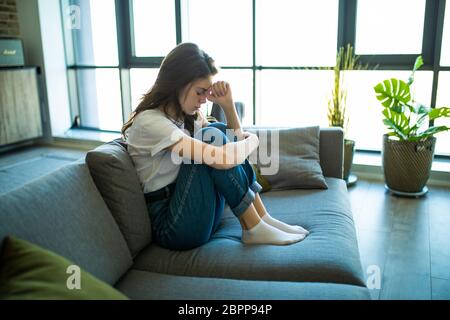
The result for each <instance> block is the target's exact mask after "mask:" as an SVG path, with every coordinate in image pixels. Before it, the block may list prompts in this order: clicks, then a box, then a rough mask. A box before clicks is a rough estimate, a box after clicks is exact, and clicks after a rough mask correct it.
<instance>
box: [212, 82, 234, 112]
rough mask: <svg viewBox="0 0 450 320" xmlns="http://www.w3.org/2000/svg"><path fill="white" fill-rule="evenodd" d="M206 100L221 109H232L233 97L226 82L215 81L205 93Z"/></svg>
mask: <svg viewBox="0 0 450 320" xmlns="http://www.w3.org/2000/svg"><path fill="white" fill-rule="evenodd" d="M206 98H207V99H208V100H209V101H212V102H213V103H217V104H218V105H219V106H221V107H222V108H234V103H233V95H232V94H231V87H230V84H229V83H228V82H225V81H217V82H215V83H213V85H212V86H211V88H210V89H209V90H208V91H207V93H206Z"/></svg>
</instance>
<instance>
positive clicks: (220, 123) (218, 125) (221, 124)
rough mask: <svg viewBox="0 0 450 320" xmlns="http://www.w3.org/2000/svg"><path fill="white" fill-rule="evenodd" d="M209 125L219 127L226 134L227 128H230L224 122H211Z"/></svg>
mask: <svg viewBox="0 0 450 320" xmlns="http://www.w3.org/2000/svg"><path fill="white" fill-rule="evenodd" d="M208 127H211V128H217V129H219V130H220V131H222V132H223V133H225V134H226V133H227V129H228V127H227V125H226V124H225V123H223V122H211V123H210V124H209V125H208Z"/></svg>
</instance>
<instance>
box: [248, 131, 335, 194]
mask: <svg viewBox="0 0 450 320" xmlns="http://www.w3.org/2000/svg"><path fill="white" fill-rule="evenodd" d="M248 131H250V132H254V133H256V134H257V135H258V137H259V141H260V143H259V147H258V152H257V154H258V156H259V157H258V159H257V161H256V162H257V166H258V169H260V170H261V175H262V176H264V177H265V178H266V179H267V181H268V182H269V184H270V185H271V186H272V190H286V189H294V188H303V189H310V188H319V189H326V188H327V183H326V181H325V178H324V176H323V173H322V168H321V166H320V156H319V151H320V147H319V146H320V127H319V126H314V127H305V128H261V127H259V128H254V129H253V128H249V129H248ZM274 151H276V152H275V153H274ZM254 158H256V151H255V152H253V153H252V154H251V155H250V159H251V160H250V161H254ZM269 160H270V161H269ZM274 169H275V170H274Z"/></svg>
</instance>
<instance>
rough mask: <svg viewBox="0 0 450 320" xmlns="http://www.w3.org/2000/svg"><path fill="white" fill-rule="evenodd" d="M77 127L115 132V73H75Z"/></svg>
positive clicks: (118, 109)
mask: <svg viewBox="0 0 450 320" xmlns="http://www.w3.org/2000/svg"><path fill="white" fill-rule="evenodd" d="M77 78H78V99H79V101H80V118H81V126H83V127H89V128H96V129H100V130H111V131H119V130H120V129H121V128H122V124H123V122H122V101H121V96H120V80H119V71H118V70H117V69H82V70H77Z"/></svg>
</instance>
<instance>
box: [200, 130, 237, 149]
mask: <svg viewBox="0 0 450 320" xmlns="http://www.w3.org/2000/svg"><path fill="white" fill-rule="evenodd" d="M194 138H196V139H198V140H201V141H203V142H205V143H208V144H212V145H215V146H222V145H224V144H226V143H228V142H229V141H230V140H229V139H228V137H227V136H226V134H225V133H224V132H223V131H222V130H220V129H218V128H216V127H213V126H208V127H205V128H202V129H200V130H198V131H197V133H196V134H195V136H194Z"/></svg>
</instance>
